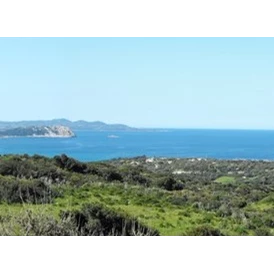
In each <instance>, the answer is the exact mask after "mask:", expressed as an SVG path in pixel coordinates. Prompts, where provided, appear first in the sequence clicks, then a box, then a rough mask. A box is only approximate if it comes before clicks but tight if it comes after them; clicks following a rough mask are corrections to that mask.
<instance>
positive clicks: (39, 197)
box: [0, 178, 59, 204]
mask: <svg viewBox="0 0 274 274" xmlns="http://www.w3.org/2000/svg"><path fill="white" fill-rule="evenodd" d="M57 196H59V193H58V192H57V191H56V190H52V189H51V188H50V187H49V186H47V185H45V183H43V182H41V181H38V180H19V179H14V178H0V202H2V203H3V202H5V203H35V204H41V203H51V202H52V200H53V199H54V198H55V197H57Z"/></svg>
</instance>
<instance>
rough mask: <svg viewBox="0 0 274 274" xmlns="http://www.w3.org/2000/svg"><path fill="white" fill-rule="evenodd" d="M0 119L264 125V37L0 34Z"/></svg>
mask: <svg viewBox="0 0 274 274" xmlns="http://www.w3.org/2000/svg"><path fill="white" fill-rule="evenodd" d="M0 75H1V76H0V77H1V78H0V95H1V97H0V98H1V106H0V120H2V121H3V120H8V121H15V120H33V119H52V118H67V119H71V120H80V119H84V120H89V121H95V120H101V121H104V122H108V123H125V124H128V125H132V126H137V127H171V128H235V129H236V128H242V129H274V39H273V38H0Z"/></svg>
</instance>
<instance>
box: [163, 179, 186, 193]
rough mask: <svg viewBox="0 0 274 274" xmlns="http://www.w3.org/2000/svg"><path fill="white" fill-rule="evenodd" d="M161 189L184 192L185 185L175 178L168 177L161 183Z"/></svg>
mask: <svg viewBox="0 0 274 274" xmlns="http://www.w3.org/2000/svg"><path fill="white" fill-rule="evenodd" d="M159 187H161V188H163V189H166V190H168V191H173V190H182V189H184V185H183V184H182V183H179V182H177V181H176V180H175V179H174V178H172V177H168V178H164V179H162V180H161V181H160V182H159Z"/></svg>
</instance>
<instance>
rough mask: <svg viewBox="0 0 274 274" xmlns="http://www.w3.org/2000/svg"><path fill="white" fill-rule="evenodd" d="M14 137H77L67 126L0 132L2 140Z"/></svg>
mask: <svg viewBox="0 0 274 274" xmlns="http://www.w3.org/2000/svg"><path fill="white" fill-rule="evenodd" d="M12 137H44V138H58V137H59V138H72V137H76V135H75V133H74V132H73V131H72V130H71V129H70V128H69V127H65V126H52V127H49V126H42V127H18V128H12V129H5V130H1V131H0V138H12Z"/></svg>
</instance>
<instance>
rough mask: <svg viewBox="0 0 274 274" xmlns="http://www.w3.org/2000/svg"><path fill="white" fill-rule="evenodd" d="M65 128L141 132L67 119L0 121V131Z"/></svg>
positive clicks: (133, 129)
mask: <svg viewBox="0 0 274 274" xmlns="http://www.w3.org/2000/svg"><path fill="white" fill-rule="evenodd" d="M54 126H65V127H69V128H70V129H71V130H81V129H83V130H90V131H139V129H137V128H133V127H129V126H126V125H123V124H106V123H103V122H100V121H96V122H87V121H84V120H80V121H75V122H72V121H70V120H67V119H53V120H37V121H35V120H34V121H18V122H4V121H0V129H14V128H21V127H23V128H25V127H54Z"/></svg>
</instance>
